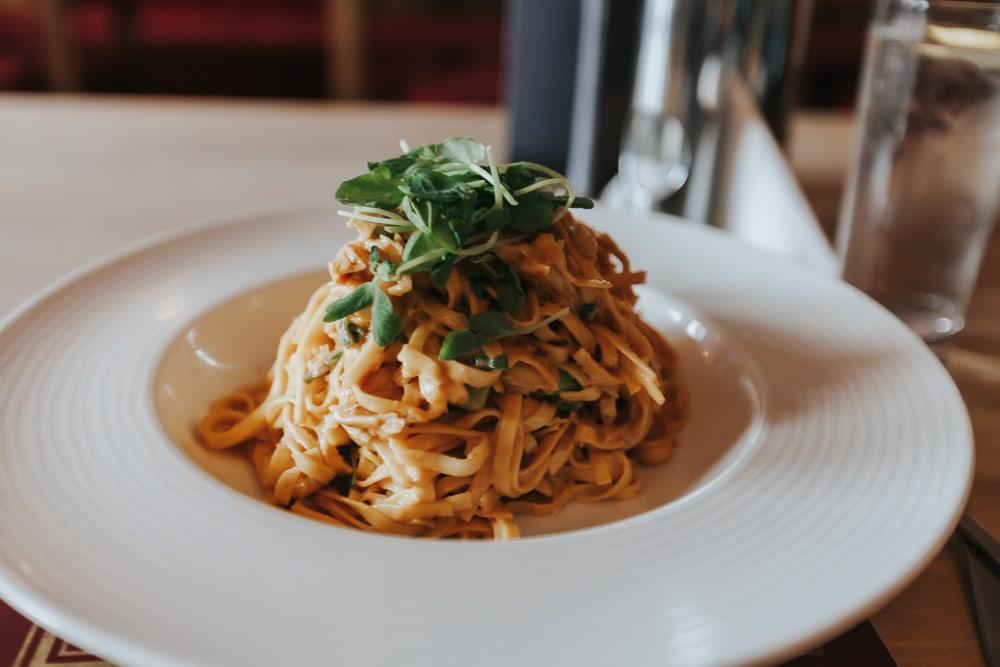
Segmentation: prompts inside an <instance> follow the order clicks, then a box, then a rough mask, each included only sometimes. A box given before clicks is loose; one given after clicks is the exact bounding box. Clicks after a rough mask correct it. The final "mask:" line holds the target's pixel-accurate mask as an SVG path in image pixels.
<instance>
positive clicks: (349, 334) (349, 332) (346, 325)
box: [337, 320, 365, 347]
mask: <svg viewBox="0 0 1000 667" xmlns="http://www.w3.org/2000/svg"><path fill="white" fill-rule="evenodd" d="M337 331H338V332H339V333H340V340H341V342H343V343H344V347H354V344H355V343H357V342H358V341H359V340H361V338H362V337H363V336H364V335H365V332H364V329H362V328H361V327H359V326H358V325H357V324H354V323H353V322H348V321H347V320H340V321H339V322H337Z"/></svg>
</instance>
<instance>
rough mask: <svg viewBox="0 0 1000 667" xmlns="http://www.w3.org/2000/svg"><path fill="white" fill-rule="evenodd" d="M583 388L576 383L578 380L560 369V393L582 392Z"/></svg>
mask: <svg viewBox="0 0 1000 667" xmlns="http://www.w3.org/2000/svg"><path fill="white" fill-rule="evenodd" d="M581 389H583V386H582V385H581V384H580V383H579V382H577V381H576V378H575V377H573V376H572V375H570V374H569V373H567V372H566V371H564V370H563V369H561V368H560V369H559V391H580V390H581Z"/></svg>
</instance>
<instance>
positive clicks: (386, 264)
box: [368, 245, 396, 280]
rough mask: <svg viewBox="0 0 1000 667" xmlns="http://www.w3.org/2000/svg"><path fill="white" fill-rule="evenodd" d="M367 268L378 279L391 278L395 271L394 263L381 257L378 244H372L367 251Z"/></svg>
mask: <svg viewBox="0 0 1000 667" xmlns="http://www.w3.org/2000/svg"><path fill="white" fill-rule="evenodd" d="M368 269H369V270H370V271H371V272H372V275H373V276H375V277H376V278H378V279H379V280H392V277H393V275H394V274H395V273H396V265H395V264H394V263H392V262H390V261H389V260H387V259H382V257H381V253H380V251H379V249H378V246H374V245H373V246H372V247H371V250H370V251H369V252H368Z"/></svg>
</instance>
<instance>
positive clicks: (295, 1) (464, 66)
mask: <svg viewBox="0 0 1000 667" xmlns="http://www.w3.org/2000/svg"><path fill="white" fill-rule="evenodd" d="M500 7H501V1H500V0H483V1H481V2H476V3H466V2H461V1H460V0H35V1H34V2H31V1H30V0H0V37H2V38H3V39H0V89H4V88H6V89H22V90H23V89H39V88H45V87H48V88H50V89H54V90H66V91H75V90H79V91H86V92H115V93H122V92H124V93H132V92H134V93H155V94H185V95H253V96H278V97H327V96H328V97H335V98H339V99H362V98H367V99H388V100H408V101H432V102H475V103H496V102H497V101H498V99H499V94H500V93H499V73H500V30H501V26H500ZM15 10H16V11H15ZM14 28H18V29H17V34H18V36H19V43H18V44H12V40H11V39H7V35H8V34H10V33H12V32H14ZM15 47H16V48H15ZM7 63H11V64H7Z"/></svg>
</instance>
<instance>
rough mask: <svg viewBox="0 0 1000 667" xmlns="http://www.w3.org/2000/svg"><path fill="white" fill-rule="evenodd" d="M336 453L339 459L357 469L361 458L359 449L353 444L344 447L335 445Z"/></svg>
mask: <svg viewBox="0 0 1000 667" xmlns="http://www.w3.org/2000/svg"><path fill="white" fill-rule="evenodd" d="M337 453H338V454H340V458H342V459H344V462H345V463H347V464H348V465H349V466H351V467H352V468H357V467H358V460H359V458H360V456H361V448H360V447H358V446H357V445H356V444H354V443H353V442H349V443H347V444H346V445H337Z"/></svg>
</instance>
